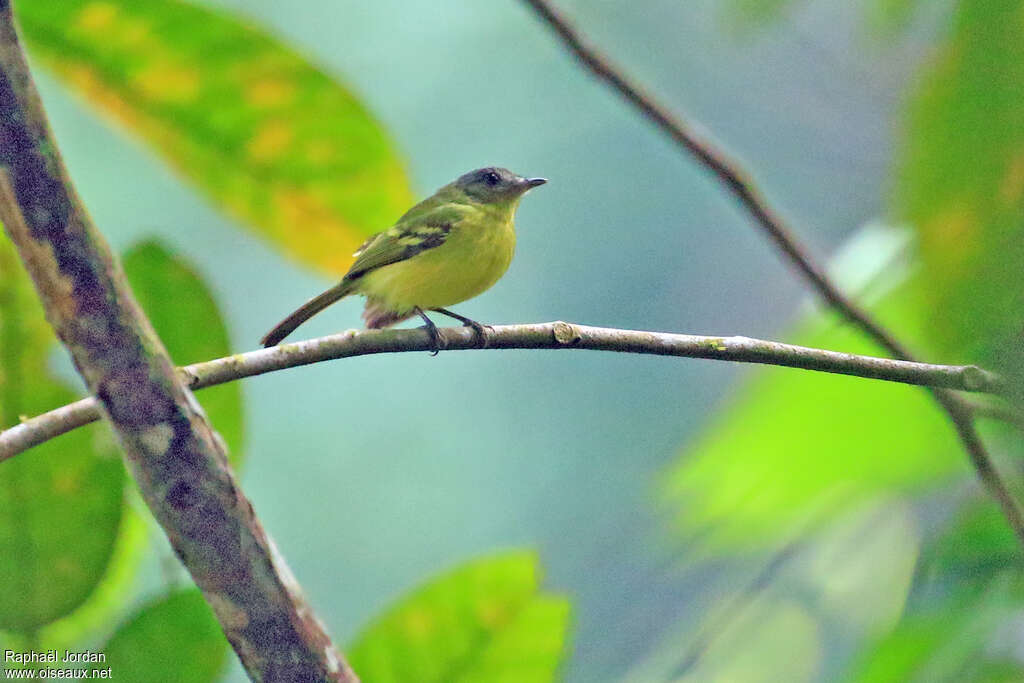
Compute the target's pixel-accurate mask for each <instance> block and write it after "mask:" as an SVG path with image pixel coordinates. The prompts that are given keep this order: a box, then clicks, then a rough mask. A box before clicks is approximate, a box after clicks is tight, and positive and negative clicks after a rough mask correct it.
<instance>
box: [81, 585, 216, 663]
mask: <svg viewBox="0 0 1024 683" xmlns="http://www.w3.org/2000/svg"><path fill="white" fill-rule="evenodd" d="M228 647H229V646H228V641H227V639H226V638H224V634H223V633H222V632H221V630H220V625H219V624H218V623H217V620H216V619H214V617H213V613H212V612H211V611H210V608H209V607H208V606H207V604H206V601H205V600H204V599H203V596H202V594H201V593H200V592H199V591H198V590H197V589H194V588H193V589H190V590H186V591H182V592H179V593H176V594H174V595H171V596H170V597H166V598H163V599H160V600H157V601H156V602H153V603H150V604H149V605H147V606H145V607H143V608H142V609H141V610H139V612H137V613H136V614H135V616H134V617H132V618H131V620H129V621H128V622H127V623H126V624H124V625H123V626H121V627H120V628H119V629H117V632H116V633H115V634H114V637H113V638H111V639H110V640H109V641H108V642H107V644H106V645H104V646H103V647H102V648H101V649H100V651H101V652H103V653H104V654H106V656H107V661H106V662H104V663H102V664H96V665H93V667H94V668H95V669H106V668H108V667H109V668H110V669H111V672H112V674H113V676H114V678H115V679H117V680H124V681H138V682H139V683H142V682H143V681H145V683H164V682H166V683H205V682H206V681H210V682H212V681H216V680H219V677H220V673H221V671H222V670H223V669H224V665H225V663H226V661H227V655H228Z"/></svg>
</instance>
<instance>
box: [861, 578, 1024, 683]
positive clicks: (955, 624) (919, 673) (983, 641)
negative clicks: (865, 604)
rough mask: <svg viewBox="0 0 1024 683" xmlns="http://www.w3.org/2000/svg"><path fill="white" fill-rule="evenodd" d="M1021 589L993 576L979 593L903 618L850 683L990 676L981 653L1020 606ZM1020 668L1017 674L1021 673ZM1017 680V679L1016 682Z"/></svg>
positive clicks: (961, 595) (914, 682)
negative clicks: (981, 674) (987, 674)
mask: <svg viewBox="0 0 1024 683" xmlns="http://www.w3.org/2000/svg"><path fill="white" fill-rule="evenodd" d="M1020 602H1021V601H1020V590H1019V589H1015V588H1014V587H1013V583H1012V581H1011V580H1010V578H1009V576H1005V575H1004V576H997V577H995V580H993V581H992V582H991V583H990V585H989V586H988V587H987V589H986V590H985V592H984V593H983V594H981V595H979V594H978V593H977V591H975V590H973V589H971V590H969V591H959V592H957V593H955V594H954V595H952V596H951V597H949V598H946V599H944V600H941V601H938V602H937V604H935V605H932V606H930V607H929V608H927V609H925V610H918V611H917V612H916V613H914V614H912V615H909V616H907V617H906V618H904V620H903V621H902V622H901V623H900V625H899V626H898V627H897V628H896V629H895V630H893V631H892V633H890V634H888V635H887V636H886V637H885V638H882V639H880V640H879V641H878V642H876V643H875V644H873V645H872V646H871V647H869V648H868V649H867V650H866V652H865V654H863V655H862V656H861V657H860V659H859V661H858V662H856V663H855V664H854V666H853V669H852V674H851V676H850V677H849V679H848V680H850V681H851V683H853V682H854V681H856V682H857V683H888V682H889V681H907V682H910V683H932V682H934V681H950V682H952V681H976V680H981V679H980V677H979V676H978V675H977V673H978V672H979V671H988V672H989V673H993V672H994V669H993V668H992V667H993V662H987V661H986V660H985V656H984V655H985V652H986V649H987V648H988V647H989V645H990V643H991V639H992V637H993V635H994V634H995V633H996V631H997V629H998V627H999V626H1000V624H1001V623H1003V621H1004V620H1005V619H1006V618H1007V617H1008V616H1010V614H1011V613H1012V610H1013V609H1014V605H1016V607H1017V609H1019V607H1020ZM1020 673H1021V672H1020V667H1019V666H1018V676H1019V675H1020ZM1017 680H1020V679H1019V678H1018V679H1017Z"/></svg>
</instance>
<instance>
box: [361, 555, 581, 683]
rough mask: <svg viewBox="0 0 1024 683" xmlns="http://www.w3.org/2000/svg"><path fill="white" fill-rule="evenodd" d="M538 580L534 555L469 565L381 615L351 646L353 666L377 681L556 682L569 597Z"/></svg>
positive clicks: (428, 585)
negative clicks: (543, 587) (540, 589)
mask: <svg viewBox="0 0 1024 683" xmlns="http://www.w3.org/2000/svg"><path fill="white" fill-rule="evenodd" d="M539 581H540V569H539V566H538V563H537V558H536V556H535V555H534V554H533V553H531V552H523V551H517V552H508V553H504V554H501V555H495V556H492V557H486V558H483V559H479V560H475V561H473V562H470V563H468V564H465V565H462V566H461V567H459V568H457V569H455V570H454V571H452V572H450V573H448V574H445V575H444V576H442V577H440V578H437V579H434V580H433V581H431V582H429V583H428V584H426V585H425V586H423V587H421V588H419V589H417V590H416V591H415V592H414V593H412V594H411V595H409V596H407V597H405V598H403V599H402V600H401V601H400V602H399V603H398V604H397V605H395V606H394V607H392V608H391V609H389V610H388V611H387V612H385V613H384V614H383V615H382V616H381V617H379V618H378V619H377V620H375V621H374V622H373V623H372V624H371V625H370V626H369V628H368V629H367V630H366V631H365V632H364V633H363V634H362V635H360V636H359V637H358V638H357V639H356V642H355V643H354V644H353V645H352V647H351V648H349V660H350V662H351V663H352V667H353V669H355V671H356V672H357V673H358V674H359V675H360V676H361V677H362V678H363V680H367V681H374V683H389V682H392V683H398V682H405V681H407V682H408V683H430V682H431V681H437V682H438V683H440V682H442V681H444V682H445V683H447V682H448V681H466V682H467V683H468V682H469V681H473V682H476V683H481V682H484V681H517V682H518V681H522V682H523V683H530V682H533V681H537V682H540V681H551V680H554V678H555V675H556V673H557V671H558V667H559V664H560V662H561V659H562V656H563V654H564V651H565V647H566V641H567V637H568V636H567V631H568V625H569V602H568V600H566V599H565V598H561V597H556V596H552V595H547V594H543V593H540V592H538V584H539Z"/></svg>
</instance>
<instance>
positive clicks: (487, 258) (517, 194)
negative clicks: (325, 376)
mask: <svg viewBox="0 0 1024 683" xmlns="http://www.w3.org/2000/svg"><path fill="white" fill-rule="evenodd" d="M546 182H547V181H546V180H545V179H544V178H523V177H522V176H518V175H516V174H515V173H512V172H511V171H509V170H507V169H504V168H494V167H489V168H481V169H477V170H475V171H470V172H469V173H467V174H465V175H464V176H462V177H460V178H459V179H458V180H456V181H455V182H454V183H451V184H449V185H445V186H444V187H442V188H441V189H440V190H438V191H437V192H435V193H434V194H433V195H432V196H430V197H427V198H426V199H424V200H423V201H422V202H420V203H419V204H417V205H416V206H414V207H412V208H411V209H409V210H408V211H407V212H406V213H405V215H404V216H402V217H401V218H399V219H398V222H397V223H395V225H394V226H393V227H391V228H388V229H387V230H385V231H384V232H379V233H377V234H376V235H374V236H373V237H371V238H370V239H368V240H366V242H364V243H363V245H362V246H361V247H359V249H358V250H357V251H356V253H355V257H356V260H355V263H353V264H352V267H351V268H349V270H348V272H347V273H346V274H345V277H343V278H342V279H341V282H339V283H338V284H336V285H335V286H334V287H331V288H330V289H328V290H327V291H326V292H324V293H323V294H321V295H319V296H316V297H314V298H312V299H310V300H309V301H307V302H306V303H304V304H303V305H302V306H301V307H300V308H299V309H298V310H297V311H295V312H294V313H292V314H291V315H289V316H288V317H287V318H285V319H284V320H282V321H281V322H280V323H278V324H277V326H276V327H275V328H274V329H272V330H271V331H270V332H268V333H267V335H266V336H265V337H263V339H262V340H261V342H260V343H262V344H263V346H273V345H275V344H278V343H280V342H281V340H282V339H284V338H285V337H287V336H288V335H289V334H291V333H292V332H293V331H295V328H296V327H298V326H299V325H301V324H302V323H304V322H306V321H307V320H309V319H310V318H311V317H313V316H314V315H316V314H317V313H319V312H320V311H322V310H324V309H325V308H327V307H328V306H330V305H331V304H333V303H334V302H335V301H338V300H339V299H341V298H342V297H345V296H348V295H349V294H362V295H363V296H365V297H366V308H365V309H364V310H363V320H364V321H366V326H367V327H368V328H371V329H376V328H381V327H388V326H390V325H394V324H395V323H399V322H401V321H403V320H406V319H407V318H411V317H412V316H414V315H418V316H420V318H422V319H423V321H424V322H425V323H426V328H427V332H429V333H430V337H431V340H432V341H433V343H434V352H435V353H436V352H437V349H438V348H440V337H439V335H438V332H437V327H436V326H435V325H434V323H433V322H431V320H430V318H428V317H427V315H426V313H424V311H436V312H437V313H441V314H443V315H446V316H449V317H451V318H455V319H456V320H458V321H460V322H462V324H463V325H468V326H470V327H472V328H473V329H474V330H475V331H476V333H477V335H478V336H479V338H480V340H481V343H483V342H484V340H485V339H486V337H485V334H484V326H483V325H481V324H480V323H478V322H476V321H474V320H470V319H469V318H466V317H463V316H461V315H458V314H457V313H453V312H451V311H449V310H446V307H447V306H454V305H455V304H458V303H461V302H463V301H466V300H467V299H472V298H473V297H475V296H477V295H478V294H481V293H483V292H485V291H486V290H488V289H490V287H491V286H492V285H493V284H494V283H495V282H497V281H498V279H499V278H501V276H502V275H504V274H505V271H506V270H508V266H509V263H511V261H512V254H513V252H514V251H515V246H516V233H515V228H514V225H513V217H514V216H515V211H516V207H517V206H519V200H520V199H522V197H523V195H524V194H526V192H527V191H528V190H530V189H531V188H534V187H537V186H538V185H543V184H544V183H546Z"/></svg>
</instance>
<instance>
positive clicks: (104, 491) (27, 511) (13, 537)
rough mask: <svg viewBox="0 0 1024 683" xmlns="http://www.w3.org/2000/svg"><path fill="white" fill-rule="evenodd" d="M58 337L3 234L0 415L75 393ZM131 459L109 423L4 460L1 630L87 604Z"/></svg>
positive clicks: (107, 553) (105, 556)
mask: <svg viewBox="0 0 1024 683" xmlns="http://www.w3.org/2000/svg"><path fill="white" fill-rule="evenodd" d="M54 341H55V337H54V335H53V332H52V331H51V329H50V327H49V325H47V323H46V321H45V319H44V318H43V312H42V307H41V306H40V304H39V301H38V299H37V298H36V293H35V291H34V289H33V288H32V285H31V283H30V282H29V279H28V276H27V275H26V274H25V272H24V270H23V269H22V267H21V264H20V263H19V262H18V257H17V255H16V254H15V251H14V247H13V246H12V245H11V244H10V242H9V241H7V240H6V239H0V419H2V425H3V426H4V427H7V426H10V425H12V424H16V423H17V422H18V420H19V418H20V416H22V415H36V414H38V413H42V412H45V411H47V410H50V409H52V408H54V407H57V406H61V405H64V404H65V403H68V402H70V401H73V400H74V399H75V398H77V397H76V396H75V395H74V393H73V392H71V391H70V390H69V389H68V388H67V387H65V386H63V385H62V384H61V383H60V382H58V381H57V380H55V379H54V378H53V377H52V376H51V375H50V373H49V370H48V368H47V354H48V353H49V351H50V350H51V349H52V348H53V344H54ZM123 487H124V466H123V465H122V464H121V461H120V458H119V457H118V454H117V450H116V449H115V448H114V445H113V441H112V439H111V437H110V434H109V431H108V430H107V429H106V428H105V427H104V426H103V425H93V426H90V427H88V428H85V429H78V430H75V431H74V432H71V433H69V434H65V435H63V436H61V437H59V438H57V439H53V440H51V441H48V442H46V443H44V444H41V445H39V446H36V447H35V448H32V449H31V450H29V451H27V452H25V453H22V454H20V455H18V456H17V457H16V458H14V459H12V460H8V461H6V462H2V463H0V629H3V630H10V631H21V632H32V631H35V630H37V629H39V628H40V627H42V626H43V625H45V624H47V623H49V622H51V621H53V620H55V619H58V618H60V617H62V616H64V615H66V614H68V613H69V612H71V611H72V610H74V609H75V608H76V607H78V606H79V605H81V604H82V603H83V602H84V601H85V600H86V598H88V597H89V595H90V593H91V592H92V591H93V589H94V588H95V587H96V585H97V584H98V583H99V582H100V580H101V579H102V577H103V574H104V572H105V570H106V568H107V565H108V563H109V561H110V557H111V553H112V552H113V548H114V541H115V539H116V538H117V534H118V527H119V524H120V521H121V513H122V507H123Z"/></svg>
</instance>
